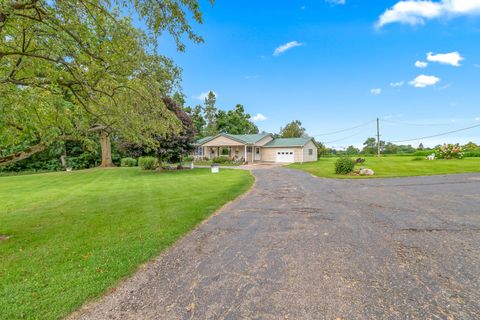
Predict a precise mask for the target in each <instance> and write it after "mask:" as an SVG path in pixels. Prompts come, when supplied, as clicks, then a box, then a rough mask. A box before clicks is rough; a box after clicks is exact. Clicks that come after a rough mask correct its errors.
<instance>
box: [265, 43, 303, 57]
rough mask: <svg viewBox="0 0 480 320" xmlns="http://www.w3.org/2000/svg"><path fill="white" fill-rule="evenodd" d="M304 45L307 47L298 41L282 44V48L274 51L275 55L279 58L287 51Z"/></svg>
mask: <svg viewBox="0 0 480 320" xmlns="http://www.w3.org/2000/svg"><path fill="white" fill-rule="evenodd" d="M304 45H305V44H304V43H301V42H298V41H290V42H287V43H285V44H282V45H281V46H279V47H277V48H276V49H275V50H274V51H273V55H274V56H278V55H279V54H282V53H284V52H285V51H287V50H290V49H292V48H295V47H301V46H304Z"/></svg>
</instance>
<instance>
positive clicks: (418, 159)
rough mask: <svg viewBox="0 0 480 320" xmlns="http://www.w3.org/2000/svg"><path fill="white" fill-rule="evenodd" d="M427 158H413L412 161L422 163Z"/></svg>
mask: <svg viewBox="0 0 480 320" xmlns="http://www.w3.org/2000/svg"><path fill="white" fill-rule="evenodd" d="M424 159H425V158H422V157H415V158H412V161H421V160H424Z"/></svg>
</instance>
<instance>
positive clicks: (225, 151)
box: [196, 145, 262, 163]
mask: <svg viewBox="0 0 480 320" xmlns="http://www.w3.org/2000/svg"><path fill="white" fill-rule="evenodd" d="M199 149H201V150H198V151H200V152H198V151H197V154H196V157H197V158H202V159H213V158H216V157H227V158H228V159H229V160H232V161H236V162H246V163H254V162H260V161H261V159H262V157H261V154H262V150H261V147H256V146H248V145H238V146H204V147H199Z"/></svg>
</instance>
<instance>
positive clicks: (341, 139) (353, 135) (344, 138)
mask: <svg viewBox="0 0 480 320" xmlns="http://www.w3.org/2000/svg"><path fill="white" fill-rule="evenodd" d="M360 133H362V132H361V131H360V132H357V133H354V134H352V135H350V136H348V137H343V138H340V139H337V140H333V141H328V142H324V144H329V143H334V142H339V141H343V140H347V139H348V138H351V137H355V136H357V135H359V134H360Z"/></svg>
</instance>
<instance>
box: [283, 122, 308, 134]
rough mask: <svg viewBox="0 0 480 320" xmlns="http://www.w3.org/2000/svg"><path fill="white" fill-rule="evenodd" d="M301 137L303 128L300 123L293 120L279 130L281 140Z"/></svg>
mask: <svg viewBox="0 0 480 320" xmlns="http://www.w3.org/2000/svg"><path fill="white" fill-rule="evenodd" d="M303 136H305V128H303V127H302V122H300V121H299V120H294V121H292V122H290V123H288V124H287V125H286V126H285V127H283V128H280V137H281V138H300V137H303Z"/></svg>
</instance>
